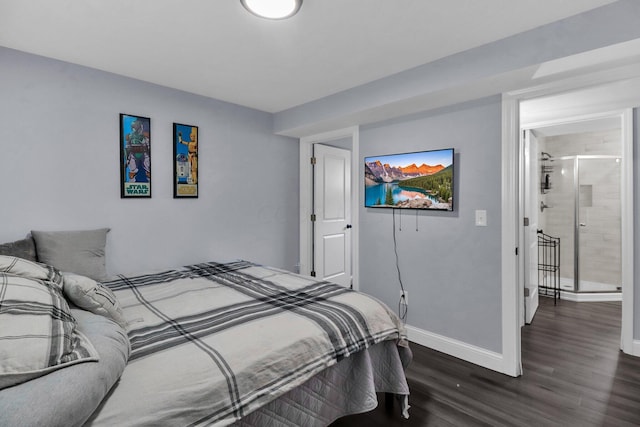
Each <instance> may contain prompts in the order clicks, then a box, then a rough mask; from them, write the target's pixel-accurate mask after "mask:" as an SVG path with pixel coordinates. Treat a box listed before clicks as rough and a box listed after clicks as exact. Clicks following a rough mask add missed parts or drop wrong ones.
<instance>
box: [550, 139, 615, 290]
mask: <svg viewBox="0 0 640 427" xmlns="http://www.w3.org/2000/svg"><path fill="white" fill-rule="evenodd" d="M541 151H544V152H547V153H549V154H551V155H552V156H553V161H551V162H546V164H548V165H551V166H553V171H552V172H551V173H550V178H551V184H552V186H551V189H550V190H548V191H546V192H543V193H544V194H542V195H541V198H542V200H543V202H544V203H545V204H546V205H548V206H549V208H548V209H545V210H544V212H542V214H541V218H542V220H541V226H542V228H543V230H544V232H545V233H546V234H549V235H552V236H554V237H560V239H561V253H560V275H561V278H563V279H564V280H561V283H562V284H563V285H564V286H563V288H572V287H573V278H574V228H575V205H574V199H575V187H574V175H573V165H574V163H575V159H564V160H561V159H560V157H563V156H575V155H620V153H621V133H620V130H619V129H617V130H610V131H599V132H588V133H574V134H568V135H559V136H552V137H546V138H541ZM543 179H544V178H543V176H541V181H542V180H543ZM620 201H621V200H620V163H619V162H616V161H615V159H606V160H605V159H587V160H581V161H580V214H579V215H580V223H582V224H585V226H584V227H580V228H579V229H580V255H579V256H580V282H581V286H580V290H581V291H589V290H591V291H595V290H616V289H615V288H616V286H620V283H621V233H620V207H621V204H620Z"/></svg>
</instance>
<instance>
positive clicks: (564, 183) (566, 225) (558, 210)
mask: <svg viewBox="0 0 640 427" xmlns="http://www.w3.org/2000/svg"><path fill="white" fill-rule="evenodd" d="M575 162H576V159H575V156H571V157H559V158H555V159H554V160H553V162H551V163H550V164H552V165H553V167H552V169H551V170H550V171H549V176H547V173H545V172H544V171H543V175H542V179H541V188H542V195H541V198H542V203H543V204H542V205H541V206H540V208H541V212H542V215H541V217H542V220H541V223H542V228H543V230H544V232H545V233H547V234H549V235H550V236H553V237H559V238H560V242H561V245H560V289H562V290H565V291H571V292H575V291H576V282H575V276H576V270H577V268H576V265H575V256H576V251H575V245H574V243H575V224H576V220H575V214H576V204H575V193H576V191H575V188H576V184H575V182H576V178H577V176H576V174H575V168H574V165H575ZM547 184H548V185H547ZM545 187H547V188H546V189H545Z"/></svg>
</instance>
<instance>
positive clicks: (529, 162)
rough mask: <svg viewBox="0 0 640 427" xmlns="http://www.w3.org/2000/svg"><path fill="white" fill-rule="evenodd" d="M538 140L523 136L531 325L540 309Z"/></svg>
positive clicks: (527, 134) (527, 300) (526, 301)
mask: <svg viewBox="0 0 640 427" xmlns="http://www.w3.org/2000/svg"><path fill="white" fill-rule="evenodd" d="M538 151H539V150H538V140H537V139H536V137H535V135H534V134H533V132H532V131H531V130H526V131H525V134H524V160H525V161H524V171H523V173H524V186H523V191H524V194H523V201H524V206H523V207H524V217H525V218H526V220H525V221H524V224H525V227H524V242H523V245H522V247H523V248H524V254H523V255H524V287H525V292H524V313H525V319H524V321H525V323H531V321H532V320H533V316H534V315H535V314H536V310H537V309H538V228H540V223H539V215H538V213H539V206H540V201H541V199H540V176H539V173H540V159H539V152H538Z"/></svg>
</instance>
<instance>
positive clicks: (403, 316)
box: [393, 209, 409, 323]
mask: <svg viewBox="0 0 640 427" xmlns="http://www.w3.org/2000/svg"><path fill="white" fill-rule="evenodd" d="M400 221H402V218H401V219H400ZM393 252H394V253H395V255H396V270H397V271H398V282H399V283H400V291H401V292H402V294H401V295H400V300H399V301H398V316H399V317H400V320H402V323H407V314H408V313H409V306H408V305H407V303H406V300H405V296H404V285H403V284H402V275H401V274H400V260H399V258H398V242H397V240H396V210H395V209H393Z"/></svg>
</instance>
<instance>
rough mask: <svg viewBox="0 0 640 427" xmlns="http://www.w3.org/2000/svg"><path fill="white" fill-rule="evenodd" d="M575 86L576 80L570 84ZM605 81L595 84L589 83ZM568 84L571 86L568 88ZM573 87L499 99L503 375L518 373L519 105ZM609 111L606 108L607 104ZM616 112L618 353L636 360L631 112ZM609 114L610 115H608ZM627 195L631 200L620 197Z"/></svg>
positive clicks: (547, 88)
mask: <svg viewBox="0 0 640 427" xmlns="http://www.w3.org/2000/svg"><path fill="white" fill-rule="evenodd" d="M574 83H575V82H574ZM599 83H602V84H604V83H607V81H594V82H592V84H599ZM572 86H573V87H572ZM571 89H576V87H575V86H574V85H573V84H571V83H569V82H558V83H557V84H553V85H547V86H544V87H539V88H531V89H525V90H522V91H517V92H513V93H506V94H503V97H502V349H503V367H504V369H503V372H504V373H506V374H509V375H513V376H517V375H519V374H521V373H522V365H521V349H520V343H521V336H520V313H519V307H520V304H519V303H520V299H521V298H522V297H523V295H521V294H522V291H521V287H522V286H521V282H520V278H521V275H520V274H519V265H518V264H519V260H518V257H517V256H514V253H515V251H516V250H517V248H518V244H519V235H520V232H521V230H520V229H521V227H522V224H520V221H519V219H518V218H519V188H518V176H519V175H518V174H519V171H518V164H519V160H520V158H519V156H520V153H519V141H520V112H519V109H520V101H522V100H525V99H531V98H536V97H540V96H544V95H550V94H554V93H560V92H563V91H567V90H571ZM609 107H610V106H609ZM626 107H628V106H624V107H623V106H620V108H625V109H624V110H619V112H620V114H621V117H622V135H623V159H624V161H623V165H622V189H621V191H622V194H623V205H622V270H623V271H622V293H623V302H622V331H621V349H622V350H623V351H624V352H625V353H628V354H633V355H636V356H640V351H639V350H640V348H639V349H637V350H634V345H633V344H634V343H633V324H634V313H633V301H634V297H633V294H634V292H633V291H634V284H633V237H634V235H633V123H632V122H633V114H632V110H631V109H629V108H626ZM608 114H609V115H612V112H610V113H608ZM624 195H630V196H631V197H625V196H624Z"/></svg>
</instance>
